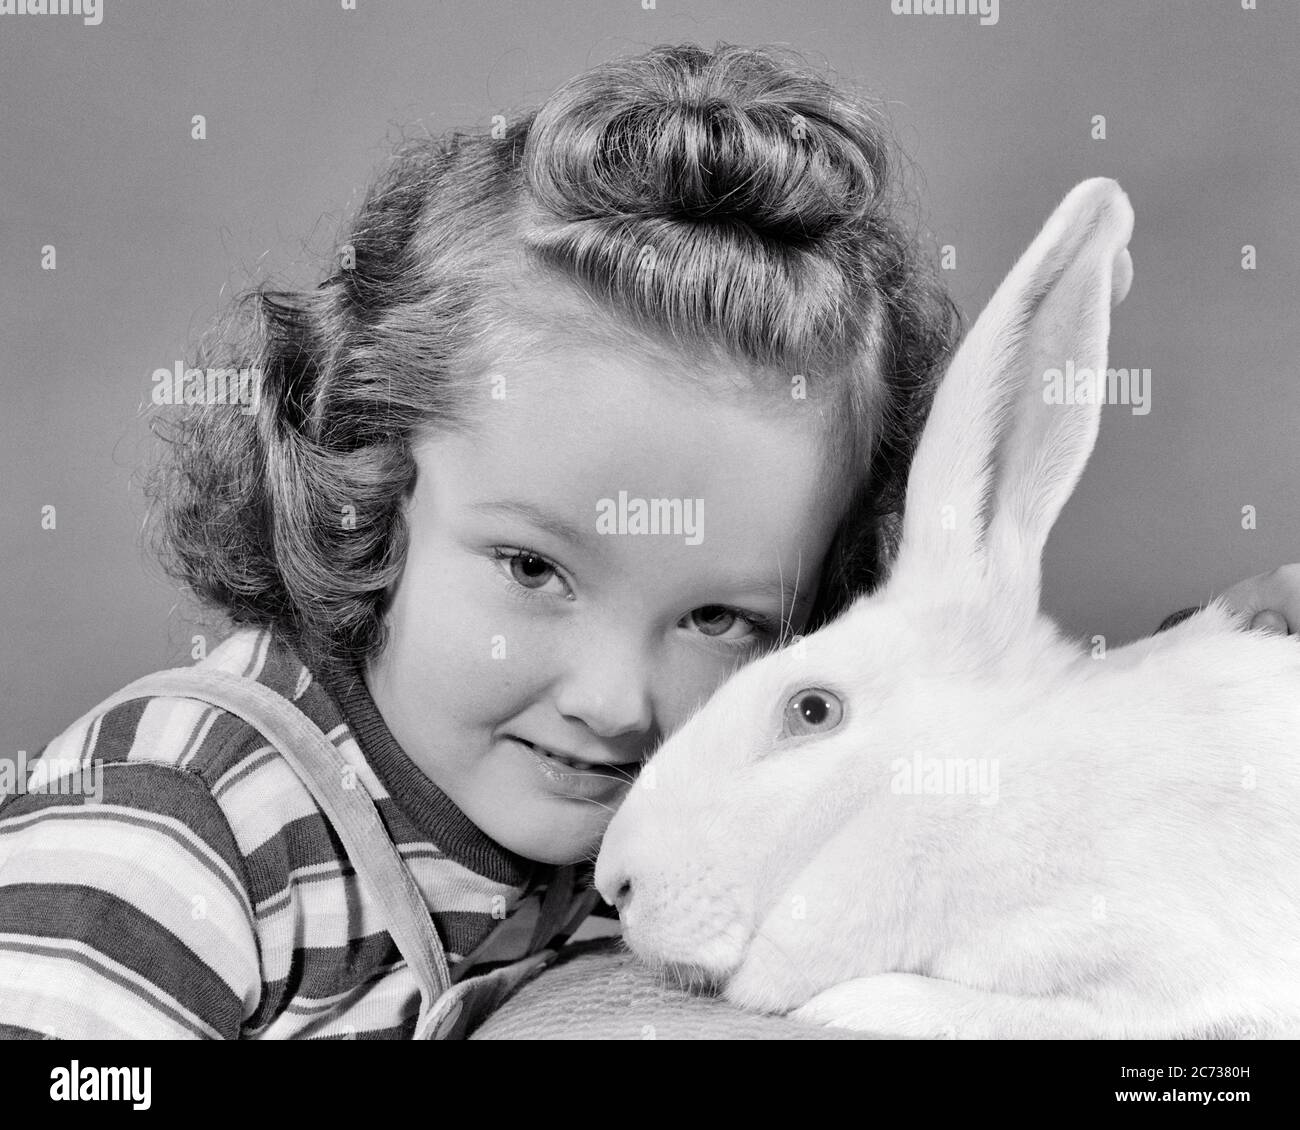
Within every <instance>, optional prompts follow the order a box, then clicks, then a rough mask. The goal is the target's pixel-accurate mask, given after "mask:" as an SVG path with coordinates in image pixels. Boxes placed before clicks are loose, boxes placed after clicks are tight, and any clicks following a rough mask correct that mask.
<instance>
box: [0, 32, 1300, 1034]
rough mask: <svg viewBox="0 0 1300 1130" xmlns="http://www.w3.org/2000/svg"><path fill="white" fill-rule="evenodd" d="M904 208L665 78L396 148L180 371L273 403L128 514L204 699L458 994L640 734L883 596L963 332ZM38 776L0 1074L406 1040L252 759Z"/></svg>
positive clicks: (841, 137) (178, 705) (572, 842)
mask: <svg viewBox="0 0 1300 1130" xmlns="http://www.w3.org/2000/svg"><path fill="white" fill-rule="evenodd" d="M894 175H895V174H894V159H893V155H892V150H891V148H890V146H889V144H888V143H887V138H886V135H885V133H884V132H883V130H882V127H881V126H880V125H879V124H878V123H877V122H876V121H875V119H874V117H873V115H872V112H871V111H870V110H869V109H868V108H867V107H865V106H864V105H862V104H860V103H859V102H857V101H855V100H853V99H852V98H849V97H847V96H844V95H841V94H839V93H837V92H836V91H834V90H833V89H832V88H831V87H829V86H828V85H827V84H826V83H825V82H824V81H822V80H821V79H820V78H818V77H817V76H815V75H813V74H811V73H810V72H808V71H807V70H806V69H804V68H802V67H801V66H798V65H796V64H794V63H791V62H789V61H788V60H785V59H782V58H781V57H779V56H777V55H775V54H774V53H771V52H764V51H753V50H747V49H741V48H737V47H730V46H720V47H719V48H718V49H717V50H715V51H712V52H710V51H705V50H702V49H699V48H696V47H690V46H682V47H671V48H660V49H656V50H653V51H650V52H648V53H646V54H644V55H642V56H640V57H636V58H631V59H625V60H622V61H619V62H616V63H612V64H608V65H604V66H601V67H597V68H596V69H594V70H592V71H590V72H587V73H585V74H582V75H580V76H579V77H577V78H576V79H574V80H573V81H571V82H569V83H568V84H566V85H565V86H564V87H563V88H562V89H560V90H559V91H558V92H557V93H556V94H555V95H554V96H553V97H552V98H551V99H550V100H549V101H547V102H546V103H545V105H543V106H542V107H541V109H540V110H538V111H536V112H535V113H533V114H528V115H526V116H524V117H523V118H521V119H519V120H517V121H515V122H513V123H512V124H509V125H508V126H507V127H506V128H504V130H502V131H497V132H495V133H494V134H493V136H491V137H468V136H465V135H460V134H457V135H454V136H452V137H451V138H450V139H448V140H445V141H420V142H414V143H407V144H405V145H404V146H403V147H402V148H401V149H400V150H399V152H398V154H397V156H396V158H395V159H394V161H393V162H392V163H391V165H390V166H389V167H388V168H387V169H386V171H385V172H384V173H383V174H382V175H381V176H380V177H379V179H378V181H377V182H376V184H375V185H374V186H373V187H372V189H371V191H370V192H369V194H368V196H367V198H366V200H365V202H364V203H363V205H362V207H361V209H360V211H359V214H358V215H357V217H356V219H355V221H354V223H353V226H352V229H351V231H350V233H349V234H348V236H347V238H346V240H345V241H344V243H343V245H342V246H341V247H340V250H339V261H338V267H337V269H336V270H335V271H334V273H333V274H331V275H330V277H329V278H328V279H327V280H326V281H325V282H324V283H322V284H321V285H320V286H319V287H318V288H317V289H316V290H315V291H313V292H310V293H305V294H285V293H276V292H271V291H268V290H266V289H259V290H257V291H256V292H254V293H251V294H249V295H246V296H245V297H244V298H243V299H242V300H241V301H240V302H239V303H238V304H237V305H236V307H235V309H234V310H233V311H232V313H231V316H230V317H229V318H227V319H226V320H225V321H224V322H223V323H222V324H221V325H220V326H218V327H217V329H216V331H215V333H213V334H212V335H211V336H210V337H209V338H208V339H207V340H206V341H205V342H204V344H203V347H202V349H201V352H200V356H199V357H198V359H197V364H198V365H199V366H200V367H208V368H213V367H217V368H235V369H242V368H248V367H250V366H252V367H254V369H255V370H256V371H257V372H258V373H259V375H260V385H259V386H258V393H259V395H258V397H257V408H256V412H254V413H250V412H247V411H245V410H243V409H242V408H240V407H235V406H231V405H226V404H197V405H193V406H192V407H191V408H190V409H189V410H188V415H186V416H185V417H183V418H182V419H181V420H180V421H179V424H178V426H177V427H176V428H175V430H174V431H173V432H171V434H170V436H169V438H170V440H171V443H170V449H169V450H170V460H169V462H167V463H165V464H164V465H163V466H161V467H160V469H159V473H158V475H157V476H156V478H155V480H154V487H153V493H154V497H155V502H156V506H155V513H156V517H157V519H158V527H157V528H158V531H159V533H160V535H161V544H162V549H163V551H164V554H165V556H166V559H167V560H168V562H169V563H170V565H171V566H172V568H173V570H174V572H175V574H176V576H177V577H178V578H179V579H180V580H181V581H182V582H184V583H185V584H186V585H187V586H188V587H189V588H190V589H191V590H192V591H193V592H195V593H196V594H197V595H198V596H199V597H200V598H202V599H203V600H205V601H206V602H208V603H209V604H211V605H212V606H214V607H216V608H218V609H220V610H222V611H224V613H225V614H226V615H228V617H229V618H230V620H231V621H233V623H234V624H235V625H236V630H235V631H234V632H233V634H231V635H230V636H229V638H228V639H226V640H225V642H224V643H222V644H221V645H220V646H219V647H217V648H216V649H215V650H214V651H212V653H211V654H209V655H208V656H207V657H206V658H204V659H202V660H201V661H200V662H199V663H198V665H197V670H198V671H200V672H203V673H205V677H213V678H215V677H216V676H215V675H214V674H213V673H217V672H226V673H229V674H231V675H236V676H240V677H241V678H243V679H248V680H254V681H256V682H257V683H259V684H261V685H262V686H263V687H265V688H267V689H269V690H270V691H271V692H274V694H275V695H277V696H279V697H280V698H282V699H285V700H288V701H289V702H291V703H292V704H293V705H294V706H295V707H296V708H297V709H298V710H300V711H301V712H302V713H303V714H304V715H305V716H306V717H307V719H308V720H309V721H310V723H312V724H314V726H315V727H317V728H319V730H320V731H322V732H323V733H324V734H325V735H326V737H327V738H328V740H329V742H330V743H331V744H332V745H333V746H334V747H335V749H337V751H338V753H339V755H341V757H342V759H343V761H344V762H346V764H347V765H348V766H349V767H350V769H351V770H354V771H355V782H354V787H357V788H360V789H361V790H363V791H364V794H365V797H366V798H367V801H368V803H370V804H372V805H373V807H374V809H375V810H376V811H377V813H378V817H379V821H380V823H381V824H382V829H383V833H384V835H385V836H386V837H387V839H388V840H389V841H391V844H392V845H393V846H394V847H395V848H396V849H397V853H398V854H399V855H400V858H401V861H402V863H403V864H404V865H405V867H406V868H407V869H409V873H410V876H411V878H412V879H413V881H414V884H415V887H416V888H417V889H418V892H419V897H420V898H421V899H422V900H423V903H424V905H425V906H427V910H428V913H429V914H431V915H432V920H433V924H434V927H435V928H436V931H437V936H438V940H439V941H440V942H441V946H442V948H443V950H444V951H445V956H446V962H447V965H448V967H449V969H450V970H451V971H452V975H453V976H454V977H457V978H461V979H463V978H464V977H465V976H466V974H467V973H470V971H471V970H477V969H479V968H480V967H482V968H484V969H486V968H489V967H491V966H492V965H493V964H494V962H499V960H500V959H501V958H502V955H505V956H506V957H507V958H509V959H513V958H515V957H518V956H519V954H520V953H521V952H523V953H526V952H529V947H530V946H532V947H535V946H536V945H538V944H541V943H544V942H546V941H547V938H546V937H540V940H539V937H538V936H535V937H534V938H533V939H532V941H531V942H529V943H528V944H527V945H525V946H524V947H523V948H522V950H521V949H519V948H515V949H513V950H512V949H509V948H508V947H507V948H506V949H498V950H496V951H494V950H493V949H492V946H493V944H494V942H495V940H496V939H498V938H500V937H503V936H504V935H505V932H504V931H503V930H502V929H501V925H502V922H503V921H508V920H511V919H513V918H514V917H515V916H516V915H517V914H518V912H519V911H520V910H521V909H522V908H523V907H525V906H526V905H531V904H534V903H535V902H536V900H537V899H538V898H540V897H541V896H542V894H543V893H544V892H548V891H550V890H551V889H552V886H553V885H554V884H556V883H557V882H558V881H559V880H558V878H557V876H559V875H560V874H561V873H568V879H567V880H566V882H569V883H571V882H572V881H573V875H572V874H571V872H572V868H571V866H570V865H573V864H575V863H578V862H580V861H584V860H590V859H591V858H592V857H593V856H594V853H595V851H596V849H597V847H598V845H599V841H600V837H601V833H602V831H603V829H604V826H605V824H606V822H607V821H608V818H609V815H610V813H611V812H612V810H613V809H614V807H615V806H616V805H617V804H618V802H619V799H620V797H621V795H622V793H623V792H624V790H625V789H626V787H627V784H628V782H629V781H630V780H631V779H633V777H634V776H635V774H636V772H637V770H638V768H639V766H640V764H641V762H642V761H643V759H644V758H645V757H646V756H647V754H648V753H649V752H650V750H651V749H652V748H653V747H654V745H655V744H656V742H657V741H659V740H660V739H661V738H662V736H663V735H664V734H666V733H667V732H670V731H671V730H672V729H674V728H675V727H676V726H677V725H679V724H680V723H681V722H682V720H683V719H684V718H685V717H686V716H687V715H688V714H689V713H690V712H691V711H692V710H693V709H695V708H696V707H697V706H698V705H699V704H700V703H702V702H703V701H704V700H705V699H706V698H707V697H708V696H709V694H710V693H711V692H712V691H713V690H714V689H715V688H716V687H717V686H718V685H719V684H720V683H721V682H722V681H723V680H724V679H725V678H726V677H727V676H728V675H729V674H730V673H731V672H733V671H734V670H735V669H736V668H737V666H738V665H740V664H742V663H745V662H746V661H748V660H749V659H752V658H754V657H755V656H756V655H758V654H759V653H761V652H762V651H763V650H765V649H767V648H771V647H774V646H778V645H779V644H780V643H781V642H783V641H784V640H787V639H788V638H790V636H791V635H793V634H796V633H799V632H805V631H808V630H811V629H812V628H813V627H815V626H817V625H818V624H819V623H822V622H824V621H825V620H826V619H828V618H830V617H832V616H833V615H834V614H835V613H836V612H838V611H839V610H840V609H841V608H842V607H844V605H845V604H846V603H847V602H848V600H849V599H850V598H851V597H852V596H853V595H854V594H855V593H856V592H858V591H861V590H862V589H863V588H866V587H869V586H870V585H871V584H872V583H873V582H874V580H875V579H876V577H877V573H878V571H879V569H880V568H881V567H882V566H883V564H884V563H885V562H887V560H888V552H889V550H890V548H891V545H892V542H891V540H890V530H891V528H892V527H891V517H890V516H891V515H894V514H896V512H897V509H898V503H899V499H900V497H901V487H902V483H903V478H904V476H905V473H906V468H907V463H908V458H909V455H910V452H911V449H912V446H913V441H914V439H915V437H916V435H917V433H918V430H919V425H920V423H921V421H922V418H923V416H924V412H925V408H926V406H927V403H928V398H929V393H930V390H931V388H932V386H933V383H934V381H935V379H936V377H937V376H938V375H939V373H940V372H941V370H942V365H943V362H944V361H945V359H946V358H947V356H948V355H949V352H950V350H951V348H952V345H953V344H954V338H955V327H956V319H955V316H954V310H953V307H952V304H951V302H950V300H949V299H948V297H947V296H946V294H945V293H944V291H943V289H942V288H941V287H940V286H939V285H938V283H937V281H936V279H935V277H934V276H933V275H932V274H931V273H930V271H929V270H928V268H927V267H926V266H925V264H924V262H923V260H922V259H921V257H920V256H919V255H918V253H917V251H916V249H915V247H914V246H913V244H912V242H911V241H910V240H909V238H908V237H907V235H906V233H905V231H904V229H903V227H902V225H901V223H900V222H899V221H898V220H897V219H896V217H895V214H894V213H895V206H896V203H897V200H896V188H897V186H896V184H895V180H894ZM611 514H616V515H617V517H616V518H615V519H613V520H610V515H611ZM647 516H650V517H649V518H648V517H647ZM1270 584H1272V585H1274V586H1275V587H1276V586H1277V584H1278V582H1277V580H1276V577H1275V578H1273V579H1272V580H1271V581H1270ZM1251 591H1252V592H1258V591H1260V590H1259V589H1258V586H1257V587H1256V589H1255V590H1251ZM1271 591H1273V590H1270V592H1271ZM1287 592H1288V593H1290V592H1291V590H1287ZM1286 599H1287V600H1290V599H1291V596H1290V595H1288V596H1287V597H1286ZM42 754H43V757H44V759H45V761H46V762H47V763H51V764H54V763H58V762H60V761H66V762H68V763H70V764H74V765H79V766H90V765H95V766H97V767H100V768H101V769H102V796H99V797H97V798H96V799H95V800H94V802H93V803H91V802H89V799H88V798H87V799H86V800H84V801H83V798H81V797H78V796H75V795H70V794H68V793H66V792H64V793H60V792H56V791H53V790H49V791H41V790H39V789H29V790H28V791H25V792H21V793H19V794H18V795H15V796H12V797H10V798H8V799H7V800H6V801H5V802H4V804H3V808H0V1035H4V1036H11V1037H12V1036H16V1037H36V1038H39V1037H42V1036H53V1037H57V1038H124V1037H152V1038H160V1037H161V1038H225V1039H236V1038H240V1039H243V1038H249V1039H255V1038H298V1037H311V1038H348V1037H364V1038H409V1037H411V1036H412V1035H413V1034H414V1032H415V1025H416V1012H417V1008H418V1006H419V998H420V986H419V983H418V979H417V977H416V974H415V972H414V971H413V969H412V967H411V965H410V964H409V963H408V962H407V961H406V960H404V958H403V951H400V949H399V946H398V945H397V944H396V943H395V940H394V937H393V935H392V934H391V933H390V923H389V922H388V921H387V920H386V919H385V912H384V908H383V906H382V905H381V904H380V901H379V900H377V899H376V897H375V892H374V890H373V889H372V888H371V887H370V885H369V884H367V883H366V882H365V881H363V880H362V879H361V878H360V877H359V876H358V874H357V873H356V871H355V870H354V868H353V864H354V862H355V861H354V860H351V859H350V858H349V854H348V851H347V850H346V848H345V846H344V844H343V843H342V842H341V841H340V839H339V836H338V834H337V829H336V828H335V827H334V826H333V825H332V823H331V820H330V818H329V816H327V814H326V812H325V811H324V810H323V809H322V806H321V804H320V803H319V801H318V798H317V797H316V796H315V794H314V793H313V792H312V791H310V790H309V789H308V788H307V787H305V786H304V782H303V780H302V779H301V778H300V777H299V775H297V774H296V773H295V771H294V770H293V768H292V766H291V765H290V763H289V762H287V761H286V759H285V757H284V756H283V754H282V752H281V751H280V750H279V749H277V748H276V745H275V743H273V742H270V741H269V740H268V738H267V736H266V735H265V734H264V733H263V732H262V731H261V730H259V729H258V728H257V727H256V726H254V725H252V724H251V723H250V722H248V721H246V720H244V719H243V718H241V717H239V716H237V715H236V714H234V713H231V712H230V711H227V710H223V709H221V708H219V707H216V706H212V705H209V704H207V703H205V702H203V701H200V700H199V699H196V698H189V697H184V696H179V695H145V696H142V697H135V698H130V699H128V700H127V701H125V702H120V703H117V704H115V705H111V706H109V707H107V708H98V709H96V710H94V711H92V712H91V713H90V714H89V715H87V717H86V718H84V719H82V720H81V721H80V722H78V723H77V724H75V725H74V726H72V727H71V728H70V729H68V730H67V731H65V732H64V733H63V734H61V735H60V736H59V737H57V738H55V739H54V740H53V741H52V742H51V743H50V744H49V745H48V746H47V747H46V748H45V750H43V751H42ZM47 776H48V775H47ZM557 889H558V888H557ZM565 890H566V892H567V890H568V888H567V887H566V888H565ZM591 901H592V900H591V899H590V897H589V894H588V892H587V891H585V890H584V889H583V888H582V884H581V883H580V882H579V884H578V887H577V890H576V892H575V897H574V901H573V907H574V908H576V915H569V916H567V917H568V919H569V921H568V928H571V927H572V926H573V925H574V921H575V919H576V918H580V917H581V915H582V914H583V913H585V911H586V910H587V909H588V908H589V907H590V906H591ZM526 934H527V931H526V930H525V931H524V934H521V935H520V938H522V937H524V936H525V935H526ZM489 958H492V959H494V960H489Z"/></svg>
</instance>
